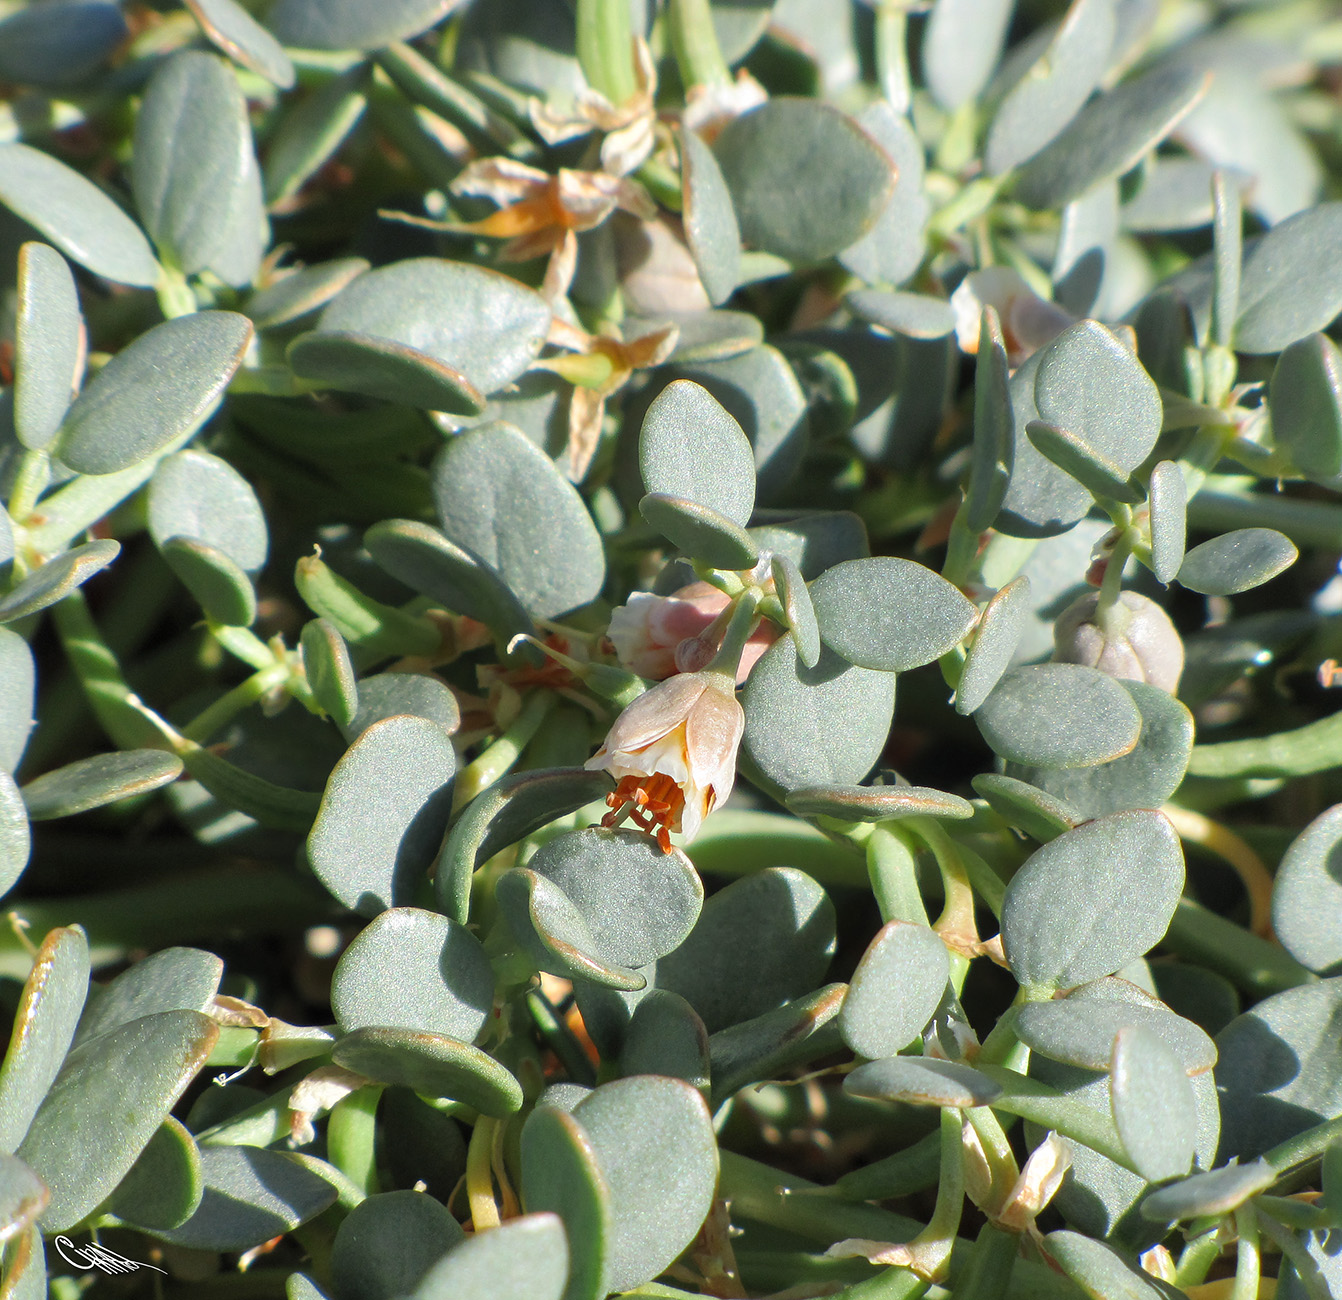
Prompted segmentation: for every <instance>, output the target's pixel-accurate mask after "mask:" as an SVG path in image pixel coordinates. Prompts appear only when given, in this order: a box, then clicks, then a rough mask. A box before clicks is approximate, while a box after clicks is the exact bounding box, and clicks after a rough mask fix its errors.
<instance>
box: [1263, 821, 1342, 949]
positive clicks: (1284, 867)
mask: <svg viewBox="0 0 1342 1300" xmlns="http://www.w3.org/2000/svg"><path fill="white" fill-rule="evenodd" d="M1272 929H1273V932H1274V933H1275V934H1276V936H1277V938H1278V939H1280V940H1281V944H1282V947H1284V948H1285V949H1286V951H1287V952H1289V953H1290V954H1291V956H1292V957H1294V958H1295V959H1296V961H1298V962H1300V963H1301V965H1303V966H1308V967H1309V969H1310V970H1312V971H1316V972H1318V974H1320V975H1336V974H1338V973H1339V971H1342V806H1335V807H1332V808H1330V809H1328V811H1327V812H1325V813H1321V814H1320V815H1319V816H1318V817H1316V818H1315V819H1314V820H1313V821H1312V822H1310V824H1309V825H1308V826H1306V827H1305V829H1304V830H1303V831H1302V832H1301V833H1300V834H1299V835H1298V836H1297V837H1296V838H1295V840H1293V841H1292V843H1291V847H1290V848H1289V849H1287V850H1286V853H1285V856H1284V857H1283V858H1282V860H1281V865H1280V866H1279V867H1278V868H1277V875H1276V878H1275V880H1274V881H1273V885H1272Z"/></svg>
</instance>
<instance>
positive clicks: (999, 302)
mask: <svg viewBox="0 0 1342 1300" xmlns="http://www.w3.org/2000/svg"><path fill="white" fill-rule="evenodd" d="M985 307H993V308H995V309H996V311H997V314H998V316H999V317H1000V318H1001V321H1002V340H1003V342H1004V343H1005V344H1006V350H1007V360H1008V361H1009V362H1010V363H1011V365H1013V366H1018V365H1020V363H1021V362H1022V361H1024V360H1025V358H1026V357H1028V356H1029V355H1030V354H1031V353H1032V352H1037V351H1038V350H1039V349H1040V348H1042V347H1043V346H1044V344H1045V343H1051V342H1052V341H1053V340H1054V339H1055V338H1057V337H1058V335H1059V334H1061V333H1062V332H1063V330H1065V329H1066V328H1067V327H1068V326H1069V325H1071V324H1074V323H1075V320H1076V318H1075V317H1074V316H1073V315H1072V314H1071V313H1070V312H1068V311H1065V310H1064V309H1063V308H1061V307H1059V306H1058V305H1057V304H1056V303H1052V302H1048V301H1047V300H1046V299H1044V298H1041V297H1040V296H1039V295H1038V294H1037V293H1035V291H1034V290H1033V289H1031V288H1030V286H1029V285H1028V284H1026V283H1025V278H1024V276H1022V275H1021V273H1020V272H1019V271H1016V270H1013V269H1012V268H1011V267H1009V266H989V267H985V268H984V269H983V270H981V271H971V272H970V273H969V274H968V275H967V276H965V278H964V279H963V280H961V281H960V287H959V288H958V289H956V291H955V292H954V293H953V294H951V310H952V311H953V312H954V313H955V337H956V339H957V340H958V341H959V344H960V350H961V351H962V352H969V353H976V352H978V350H979V322H980V320H981V319H982V316H983V309H984V308H985Z"/></svg>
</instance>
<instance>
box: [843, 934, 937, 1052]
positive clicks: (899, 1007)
mask: <svg viewBox="0 0 1342 1300" xmlns="http://www.w3.org/2000/svg"><path fill="white" fill-rule="evenodd" d="M950 973H951V965H950V957H949V956H948V955H947V952H946V945H945V944H944V943H942V941H941V939H940V938H939V937H938V936H937V935H936V934H935V933H933V931H931V930H929V929H928V928H927V927H926V926H925V925H911V924H909V923H908V922H905V921H891V922H890V923H889V924H888V925H886V926H884V927H883V928H882V929H881V930H879V931H878V932H877V934H876V937H875V938H874V939H873V940H872V941H871V943H870V945H869V946H868V947H867V951H866V952H865V953H864V954H863V957H862V960H861V961H860V962H858V966H857V970H856V971H855V972H854V973H853V979H852V982H851V983H850V984H849V986H848V993H847V995H846V996H845V997H844V1000H843V1010H842V1011H841V1012H840V1013H839V1031H840V1032H841V1033H842V1034H843V1040H844V1042H845V1043H847V1044H848V1046H849V1047H851V1048H852V1049H853V1051H854V1052H856V1053H857V1054H858V1055H859V1056H869V1057H873V1058H874V1057H881V1056H894V1055H895V1053H896V1052H898V1051H900V1050H901V1049H902V1048H905V1047H907V1046H908V1045H909V1044H910V1043H911V1042H913V1040H914V1039H915V1038H917V1037H918V1035H919V1034H921V1033H922V1032H923V1029H924V1028H925V1027H926V1026H927V1022H928V1021H929V1020H931V1019H932V1017H933V1016H934V1015H935V1014H936V1010H937V1007H939V1006H940V1005H941V999H942V997H943V995H944V994H945V992H946V981H947V980H948V979H949V978H950Z"/></svg>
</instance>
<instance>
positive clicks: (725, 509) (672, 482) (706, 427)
mask: <svg viewBox="0 0 1342 1300" xmlns="http://www.w3.org/2000/svg"><path fill="white" fill-rule="evenodd" d="M638 460H639V468H640V469H641V470H642V472H643V486H644V487H645V488H646V489H647V490H648V491H649V492H656V493H661V494H663V495H667V496H674V497H683V498H684V499H685V500H687V501H693V502H694V503H695V504H696V505H700V506H707V507H708V508H709V509H710V510H715V511H717V513H718V514H720V515H723V516H725V517H726V518H728V519H730V520H731V521H732V522H733V523H735V524H740V525H741V526H742V527H744V526H745V525H746V524H747V523H749V522H750V513H751V511H752V510H753V509H754V508H755V459H754V452H753V451H752V450H751V447H750V443H749V441H748V440H747V438H746V435H745V434H744V433H743V432H742V431H741V426H740V425H739V424H737V422H736V421H735V420H734V419H732V417H731V416H730V415H729V414H728V413H727V411H726V410H724V409H723V407H722V405H721V403H720V402H718V401H717V400H716V399H715V398H714V397H713V395H712V394H711V393H710V392H709V391H708V390H707V389H706V388H703V387H702V386H701V385H699V384H696V383H693V382H691V381H690V380H688V379H677V380H676V381H675V382H674V383H670V384H668V385H667V386H666V387H665V388H663V389H662V391H661V392H660V393H658V394H657V396H656V398H655V399H654V400H653V403H652V405H651V406H649V407H648V413H647V415H645V416H644V417H643V428H642V430H641V432H640V433H639V436H638Z"/></svg>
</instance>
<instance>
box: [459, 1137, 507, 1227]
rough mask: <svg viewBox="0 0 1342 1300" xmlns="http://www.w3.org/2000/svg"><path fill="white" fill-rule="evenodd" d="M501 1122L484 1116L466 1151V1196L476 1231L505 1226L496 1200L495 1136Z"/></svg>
mask: <svg viewBox="0 0 1342 1300" xmlns="http://www.w3.org/2000/svg"><path fill="white" fill-rule="evenodd" d="M498 1126H499V1121H498V1120H496V1119H490V1118H489V1116H488V1115H481V1116H480V1118H479V1119H477V1120H476V1121H475V1127H474V1128H473V1129H472V1130H471V1140H470V1144H469V1145H468V1146H467V1148H466V1196H467V1199H468V1200H469V1202H470V1206H471V1223H472V1226H473V1227H474V1228H475V1231H476V1232H477V1233H478V1232H483V1231H484V1230H486V1229H488V1228H497V1227H498V1226H499V1224H500V1223H501V1222H502V1219H501V1218H500V1215H499V1203H498V1201H496V1200H495V1199H494V1169H493V1164H492V1157H493V1153H494V1134H495V1132H496V1130H497V1129H498Z"/></svg>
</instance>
